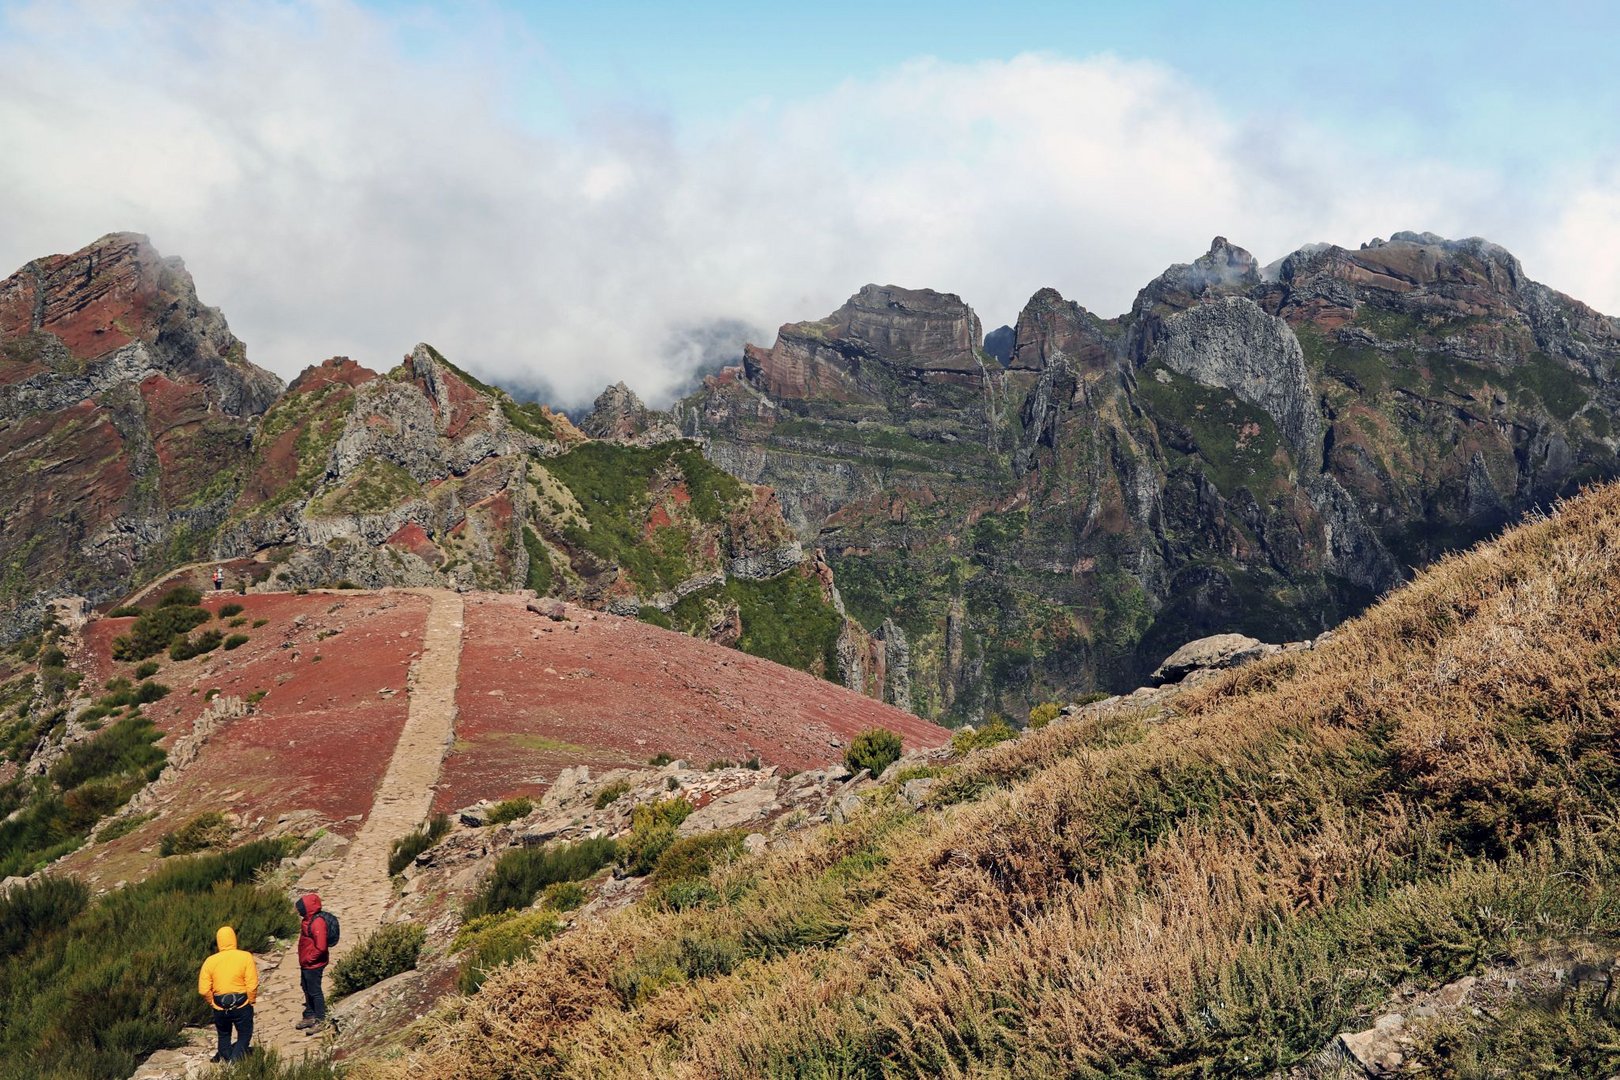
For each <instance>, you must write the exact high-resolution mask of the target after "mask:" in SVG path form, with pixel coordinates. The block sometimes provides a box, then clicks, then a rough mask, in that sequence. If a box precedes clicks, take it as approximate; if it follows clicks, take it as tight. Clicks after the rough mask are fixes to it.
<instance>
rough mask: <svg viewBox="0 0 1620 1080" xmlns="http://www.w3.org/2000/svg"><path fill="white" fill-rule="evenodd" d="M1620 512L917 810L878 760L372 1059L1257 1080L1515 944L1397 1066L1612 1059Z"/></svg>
mask: <svg viewBox="0 0 1620 1080" xmlns="http://www.w3.org/2000/svg"><path fill="white" fill-rule="evenodd" d="M1617 537H1620V487H1616V486H1608V487H1603V488H1600V489H1597V490H1595V491H1593V492H1590V493H1588V494H1586V495H1584V496H1582V497H1580V498H1578V499H1576V500H1575V501H1572V502H1570V503H1568V504H1567V505H1564V506H1562V507H1561V508H1559V509H1558V510H1557V511H1556V512H1555V513H1554V514H1553V515H1552V516H1551V517H1550V518H1548V519H1545V520H1538V521H1535V522H1533V523H1531V524H1528V525H1525V526H1523V527H1520V528H1517V529H1515V530H1513V531H1512V532H1510V533H1508V534H1507V535H1505V536H1504V537H1503V538H1501V539H1499V540H1496V541H1492V542H1490V543H1486V544H1484V545H1482V546H1481V547H1479V548H1477V549H1476V550H1474V551H1472V552H1469V553H1467V554H1464V555H1459V556H1451V557H1447V558H1444V559H1442V560H1441V561H1440V562H1439V563H1438V564H1436V565H1435V566H1434V567H1432V568H1431V569H1430V570H1428V571H1426V572H1424V573H1422V574H1420V575H1419V576H1418V577H1417V579H1416V580H1415V581H1414V582H1413V583H1412V584H1411V585H1409V586H1406V587H1404V588H1402V589H1400V590H1398V591H1397V592H1395V593H1394V594H1392V595H1391V596H1389V597H1388V598H1386V599H1385V600H1383V601H1382V602H1380V603H1379V604H1378V605H1376V606H1375V607H1373V608H1372V609H1371V610H1369V611H1368V612H1367V613H1366V614H1365V615H1363V616H1362V617H1360V618H1357V619H1354V620H1352V621H1350V622H1348V623H1347V624H1345V625H1344V626H1343V627H1342V628H1341V629H1340V630H1338V631H1337V632H1336V633H1335V634H1334V635H1333V638H1332V640H1331V641H1329V642H1325V643H1318V645H1317V646H1316V648H1314V649H1311V650H1305V651H1295V652H1290V653H1286V654H1282V655H1279V656H1276V657H1273V658H1271V659H1268V660H1265V661H1262V662H1259V663H1257V664H1254V665H1252V666H1250V667H1246V668H1243V669H1240V670H1238V671H1236V672H1232V673H1230V674H1227V675H1223V676H1221V677H1218V678H1215V679H1213V680H1211V681H1209V682H1206V683H1203V684H1200V685H1198V686H1196V687H1194V688H1192V689H1189V690H1187V691H1185V692H1184V693H1182V694H1181V695H1180V696H1179V697H1177V698H1176V699H1175V700H1174V702H1173V707H1172V709H1171V710H1170V711H1169V712H1168V713H1167V714H1165V715H1162V716H1157V717H1155V716H1150V715H1144V714H1143V713H1142V712H1140V711H1138V710H1135V709H1133V708H1132V707H1131V704H1132V703H1131V700H1130V699H1126V700H1124V701H1122V702H1114V703H1111V704H1109V705H1107V706H1092V707H1088V708H1085V709H1076V710H1071V711H1070V713H1069V715H1068V716H1067V717H1065V718H1060V719H1059V720H1057V721H1055V722H1053V723H1052V724H1050V725H1049V726H1047V727H1045V728H1044V729H1042V730H1039V731H1032V732H1028V733H1026V734H1024V735H1023V736H1022V737H1021V738H1018V739H1016V740H1014V741H1010V742H1006V743H1004V744H1002V745H999V746H996V747H994V748H992V749H989V750H986V751H983V752H981V753H978V754H976V755H974V756H972V757H970V758H969V759H967V760H966V761H965V762H962V763H961V764H957V765H950V766H946V767H945V768H943V769H942V770H938V771H937V774H936V776H935V782H934V785H933V787H932V789H931V791H930V793H929V795H928V797H927V802H926V805H925V806H924V808H923V810H922V811H921V812H913V811H911V810H910V809H909V807H908V806H907V805H906V803H905V802H904V801H902V800H901V799H899V798H897V797H896V788H898V787H899V786H900V785H902V784H903V783H905V782H906V777H905V776H904V775H902V776H898V777H895V778H893V779H892V780H891V782H890V783H889V784H887V785H886V786H885V789H884V790H885V791H886V792H887V793H883V792H880V793H878V794H876V795H874V796H872V797H870V798H869V800H868V805H867V807H866V809H865V811H864V812H862V813H857V814H856V815H855V816H854V817H853V819H852V820H850V821H849V822H848V823H847V824H843V825H833V826H827V827H824V828H821V829H819V830H816V831H815V832H814V833H813V834H811V835H810V836H809V837H808V839H807V840H806V841H805V842H803V843H801V844H798V845H794V846H790V847H787V848H785V849H783V850H779V851H771V852H769V853H768V854H766V855H765V856H763V857H755V858H742V859H739V860H738V861H736V862H733V863H730V864H728V865H725V866H723V867H720V868H718V869H716V870H714V871H713V872H712V873H711V877H710V882H711V886H712V888H711V889H709V890H708V892H707V893H706V898H705V899H703V900H702V901H701V902H696V903H693V904H692V905H690V906H688V907H687V908H686V909H685V910H668V909H662V910H660V909H653V908H648V907H641V908H637V909H635V910H632V911H629V912H626V913H624V914H622V915H620V916H618V917H616V918H613V919H611V920H608V921H606V922H604V923H602V924H600V925H596V926H585V927H581V928H578V929H576V930H575V931H574V932H572V933H570V934H568V935H566V936H563V937H561V938H558V939H557V940H555V941H553V942H551V943H550V944H548V945H546V946H543V947H542V948H541V949H540V951H539V952H538V953H537V954H536V956H535V958H534V959H533V960H532V961H529V962H520V963H518V964H516V965H515V966H513V967H511V968H509V969H505V970H500V971H497V972H494V973H492V974H490V975H489V977H488V979H487V981H486V982H485V983H484V986H483V990H482V991H481V992H480V993H479V994H477V995H476V996H474V997H472V998H470V999H469V1000H468V1001H467V1002H466V1004H465V1006H464V1007H463V1008H462V1009H461V1010H460V1011H459V1014H457V1015H453V1016H449V1017H446V1018H443V1019H442V1020H441V1022H439V1023H437V1024H435V1025H434V1026H432V1027H431V1028H430V1029H429V1037H428V1040H427V1043H426V1045H425V1047H423V1048H422V1049H421V1050H419V1051H418V1052H417V1053H416V1054H414V1055H413V1056H412V1057H410V1058H409V1059H408V1060H406V1061H401V1062H395V1063H392V1064H388V1063H383V1064H381V1065H380V1066H379V1067H380V1068H382V1069H383V1070H385V1071H391V1074H392V1075H406V1074H408V1075H411V1076H413V1077H472V1076H490V1075H516V1074H523V1075H541V1076H593V1077H606V1076H652V1075H656V1076H670V1077H682V1076H689V1077H715V1076H737V1077H742V1076H778V1077H787V1076H794V1077H803V1076H856V1075H859V1076H911V1075H936V1076H947V1077H968V1076H1057V1075H1062V1076H1105V1075H1106V1076H1140V1077H1149V1076H1151V1077H1166V1076H1210V1077H1213V1076H1254V1077H1262V1076H1271V1075H1274V1073H1275V1071H1276V1070H1279V1069H1290V1068H1294V1067H1299V1068H1301V1069H1306V1068H1307V1067H1308V1066H1310V1063H1311V1062H1312V1061H1313V1060H1314V1059H1315V1057H1316V1055H1317V1054H1318V1052H1319V1051H1320V1050H1321V1049H1322V1048H1323V1047H1325V1046H1327V1045H1328V1044H1329V1042H1330V1040H1332V1039H1333V1037H1334V1035H1335V1033H1336V1032H1342V1031H1357V1030H1359V1029H1361V1028H1365V1027H1369V1026H1370V1021H1371V1019H1372V1018H1373V1017H1375V1016H1378V1015H1379V1014H1380V1013H1382V1012H1384V1011H1386V1010H1387V1009H1389V1008H1390V1007H1391V1003H1392V1002H1393V1001H1395V1000H1398V999H1402V998H1410V997H1411V996H1412V995H1414V994H1417V993H1419V992H1424V991H1429V990H1433V989H1435V988H1438V987H1440V986H1441V985H1442V984H1448V983H1451V982H1452V981H1453V980H1456V979H1458V978H1459V977H1460V976H1467V975H1484V976H1488V977H1489V976H1492V975H1493V973H1500V970H1501V969H1508V970H1507V973H1508V974H1517V975H1519V976H1521V977H1520V978H1519V979H1518V981H1517V982H1516V983H1515V982H1513V981H1510V980H1509V979H1506V978H1495V979H1494V980H1493V979H1492V978H1486V979H1482V980H1481V981H1480V985H1484V984H1487V983H1489V984H1490V985H1493V986H1496V987H1498V988H1499V990H1500V992H1499V993H1498V994H1497V995H1496V996H1495V997H1494V998H1492V999H1491V1000H1490V1001H1488V1002H1483V1003H1482V1004H1484V1005H1486V1006H1487V1007H1485V1008H1481V1009H1477V1010H1470V1009H1467V1008H1460V1007H1452V1008H1449V1009H1446V1008H1439V1009H1431V1010H1430V1013H1431V1017H1430V1018H1429V1019H1422V1015H1423V1013H1422V1012H1421V1011H1414V1012H1413V1015H1412V1016H1411V1017H1408V1018H1407V1022H1406V1027H1405V1029H1404V1037H1405V1038H1406V1039H1407V1042H1406V1043H1405V1044H1404V1046H1403V1050H1402V1055H1403V1057H1402V1059H1401V1060H1400V1063H1399V1065H1398V1067H1399V1068H1405V1069H1410V1070H1416V1069H1418V1068H1419V1067H1420V1066H1421V1067H1422V1069H1423V1070H1424V1071H1423V1075H1425V1076H1458V1077H1461V1076H1509V1075H1511V1076H1522V1075H1533V1074H1549V1075H1550V1074H1554V1073H1560V1072H1562V1073H1567V1074H1570V1075H1582V1076H1607V1075H1610V1074H1612V1073H1613V1072H1614V1071H1616V1069H1620V1051H1617V1050H1616V1046H1617V1045H1620V1017H1617V1016H1616V1014H1615V1012H1614V1006H1613V1002H1612V1001H1611V1000H1610V996H1609V994H1608V993H1607V992H1606V990H1605V986H1606V984H1607V979H1608V978H1609V976H1610V975H1611V974H1612V968H1613V964H1614V957H1615V955H1616V946H1617V944H1620V906H1617V903H1616V897H1617V896H1620V893H1617V892H1616V885H1620V834H1617V832H1616V830H1615V825H1614V823H1615V820H1616V817H1615V815H1616V811H1617V810H1620V806H1617V802H1620V795H1617V793H1620V787H1617V785H1616V780H1617V778H1620V739H1617V736H1620V629H1617V627H1620V541H1617V539H1616V538H1617ZM925 771H926V770H925ZM1592 956H1596V957H1598V958H1599V959H1598V961H1597V962H1596V964H1595V965H1594V964H1593V963H1591V962H1590V961H1589V958H1590V957H1592ZM1581 958H1588V959H1586V960H1582V959H1581ZM1583 965H1584V966H1583ZM1554 970H1558V971H1561V972H1562V973H1563V974H1562V975H1561V976H1560V977H1559V978H1561V979H1562V981H1558V979H1555V978H1554V977H1553V975H1552V972H1553V971H1554ZM1583 971H1584V972H1585V974H1584V975H1582V974H1581V972H1583ZM1594 972H1595V974H1594ZM1538 973H1539V975H1544V976H1545V978H1539V977H1538ZM1593 978H1595V979H1596V983H1595V984H1594V983H1593V982H1592V979H1593ZM1471 985H1475V984H1470V983H1459V984H1456V985H1455V986H1452V987H1450V988H1449V997H1448V996H1447V995H1439V996H1438V997H1436V998H1435V1000H1451V1001H1452V1003H1453V1005H1454V1006H1455V1005H1456V1003H1457V1001H1458V1000H1461V999H1464V998H1466V994H1467V992H1468V989H1467V988H1468V987H1469V986H1471ZM1422 1000H1427V999H1422ZM1324 1068H1325V1067H1324ZM1329 1074H1330V1073H1329V1072H1327V1071H1324V1072H1321V1073H1320V1074H1319V1075H1329ZM1296 1075H1301V1076H1303V1075H1312V1074H1311V1073H1309V1071H1308V1070H1307V1071H1305V1072H1300V1073H1298V1074H1296Z"/></svg>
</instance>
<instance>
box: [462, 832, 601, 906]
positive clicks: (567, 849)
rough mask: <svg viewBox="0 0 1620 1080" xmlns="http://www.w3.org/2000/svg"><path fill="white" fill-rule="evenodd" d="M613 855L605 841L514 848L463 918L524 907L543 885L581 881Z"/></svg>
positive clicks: (581, 841)
mask: <svg viewBox="0 0 1620 1080" xmlns="http://www.w3.org/2000/svg"><path fill="white" fill-rule="evenodd" d="M617 854H618V845H617V844H615V843H614V842H613V841H612V840H608V839H590V840H580V841H578V842H577V843H573V844H553V845H547V846H546V847H539V848H514V849H513V850H511V851H508V852H507V853H506V854H504V855H502V856H501V857H500V858H499V859H498V860H496V863H495V867H494V869H493V870H491V871H490V874H489V877H488V878H486V879H485V880H484V884H483V886H482V888H480V889H479V891H478V894H477V895H476V896H474V897H473V898H472V899H471V900H470V901H468V903H467V907H466V910H465V911H464V912H463V917H464V918H467V919H474V918H477V917H478V916H480V915H490V914H494V913H498V912H502V911H510V910H513V909H516V908H525V907H528V906H529V905H530V904H532V903H533V902H534V898H535V896H536V895H537V894H538V893H539V892H540V890H541V889H543V888H545V887H546V886H547V885H553V884H555V883H557V882H559V881H583V880H584V879H585V878H588V877H590V876H591V875H592V874H594V873H596V872H597V871H598V870H600V869H602V868H603V867H604V866H607V865H608V864H609V863H611V862H612V861H613V859H614V856H615V855H617Z"/></svg>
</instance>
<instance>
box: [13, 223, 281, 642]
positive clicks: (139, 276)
mask: <svg viewBox="0 0 1620 1080" xmlns="http://www.w3.org/2000/svg"><path fill="white" fill-rule="evenodd" d="M280 392H281V380H280V379H278V378H276V377H275V376H274V375H272V374H270V373H269V372H267V371H264V370H262V369H260V368H257V367H254V366H253V365H252V364H250V363H249V362H248V360H247V353H246V349H245V348H244V346H243V345H242V343H241V342H240V341H238V340H237V339H236V337H235V336H234V335H232V333H231V331H230V327H229V326H227V325H226V323H225V319H224V317H223V316H222V315H221V314H220V313H219V312H218V311H217V310H216V309H214V308H211V307H207V306H205V305H204V304H203V303H202V302H201V301H200V300H198V298H197V291H196V288H195V286H194V285H193V283H192V280H191V275H190V274H189V273H187V272H186V268H185V265H184V264H183V263H181V261H180V260H179V259H165V258H162V257H161V256H159V255H158V253H157V252H156V251H154V250H153V249H152V245H151V244H150V243H149V242H148V241H147V239H146V238H145V237H144V236H136V235H134V234H130V233H115V234H113V235H111V236H104V237H102V238H101V239H100V240H98V241H96V242H95V243H94V244H91V245H90V246H89V247H86V248H84V249H83V250H82V251H78V252H75V253H74V254H72V255H55V256H51V257H49V258H44V259H37V260H35V261H34V262H31V263H29V264H28V265H27V266H25V267H23V268H22V269H21V270H19V271H17V272H16V273H15V274H13V275H12V276H11V277H9V278H7V279H6V280H5V281H4V282H0V503H3V504H4V506H5V507H6V513H5V517H4V519H3V520H0V637H14V636H15V635H16V634H18V633H20V632H22V631H23V630H25V629H28V628H30V627H31V626H32V625H33V624H34V623H36V622H37V621H38V619H39V617H40V615H41V613H42V612H43V610H44V605H45V603H46V601H47V600H49V599H50V598H51V597H54V596H59V595H62V594H63V593H65V592H83V593H86V594H88V595H92V596H96V597H98V598H104V597H108V596H111V595H114V594H116V593H117V592H118V591H120V590H121V589H122V588H124V587H126V584H127V583H128V582H129V581H131V580H134V579H136V578H139V577H141V576H143V575H149V574H151V573H152V572H154V571H157V570H162V569H165V568H166V567H167V566H168V565H171V564H172V562H173V561H174V560H175V559H176V558H177V557H181V556H184V555H185V554H186V553H189V552H191V551H193V550H194V549H195V548H196V546H197V540H196V538H198V537H203V536H207V535H208V534H210V533H211V532H213V530H214V529H216V528H217V527H218V525H219V523H220V522H221V521H222V520H223V519H224V518H225V516H226V514H227V512H228V511H229V509H230V506H231V503H232V501H233V500H234V498H235V496H236V491H235V490H234V488H233V487H232V485H231V484H230V481H229V478H230V477H231V476H232V475H233V473H234V472H235V471H236V470H237V469H239V468H240V467H242V466H243V465H244V464H245V463H246V461H247V460H248V458H249V456H250V455H251V452H252V451H251V443H252V437H253V429H254V424H255V422H256V420H257V418H258V417H260V416H261V415H262V414H263V413H264V411H265V410H266V409H267V408H269V406H270V405H271V403H272V402H274V401H275V400H276V396H277V395H278V394H279V393H280Z"/></svg>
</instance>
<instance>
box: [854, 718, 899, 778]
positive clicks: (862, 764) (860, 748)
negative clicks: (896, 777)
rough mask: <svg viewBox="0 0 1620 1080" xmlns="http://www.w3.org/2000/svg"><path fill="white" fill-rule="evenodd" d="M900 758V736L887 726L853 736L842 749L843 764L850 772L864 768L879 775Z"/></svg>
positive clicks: (874, 774)
mask: <svg viewBox="0 0 1620 1080" xmlns="http://www.w3.org/2000/svg"><path fill="white" fill-rule="evenodd" d="M899 760H900V736H898V735H896V734H895V733H894V732H892V731H890V730H889V729H888V728H873V729H872V730H870V731H863V732H861V733H860V734H859V735H857V736H855V739H854V741H853V742H851V743H850V744H849V749H848V750H846V751H844V764H845V765H846V766H847V767H848V768H849V771H850V772H860V771H861V770H862V769H865V770H866V771H867V772H869V773H871V774H872V775H873V776H880V775H882V773H883V770H884V769H887V768H888V767H889V766H890V765H893V764H894V763H895V762H896V761H899Z"/></svg>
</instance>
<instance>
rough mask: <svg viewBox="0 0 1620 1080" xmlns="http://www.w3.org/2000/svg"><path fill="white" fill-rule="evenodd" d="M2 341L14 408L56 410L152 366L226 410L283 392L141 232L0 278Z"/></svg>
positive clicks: (249, 409) (181, 270) (253, 406)
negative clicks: (196, 386)
mask: <svg viewBox="0 0 1620 1080" xmlns="http://www.w3.org/2000/svg"><path fill="white" fill-rule="evenodd" d="M0 341H3V342H4V348H3V350H0V364H3V365H4V367H5V368H6V371H5V377H4V378H3V379H0V385H5V386H6V387H7V390H8V393H7V395H6V396H7V398H9V399H10V402H11V403H12V406H13V409H32V408H46V409H49V408H56V407H59V406H60V405H61V404H64V403H66V401H67V400H68V399H70V398H73V397H74V395H77V396H78V397H79V398H84V397H90V396H93V395H95V394H97V393H100V392H104V391H106V390H108V389H110V388H111V387H113V386H116V385H119V384H121V383H128V382H132V381H139V380H140V379H144V378H146V377H147V376H148V375H149V374H151V373H153V372H161V373H163V374H164V375H165V376H166V377H168V378H171V379H174V380H178V381H183V382H187V383H196V384H200V385H202V386H203V387H204V388H205V390H206V392H207V394H208V397H209V398H210V400H211V401H212V402H213V403H214V405H215V406H217V407H218V408H219V409H220V410H221V411H222V412H224V413H226V414H227V415H232V416H256V415H258V414H260V413H262V412H264V410H265V409H267V408H269V406H270V403H271V402H272V401H274V400H275V397H276V395H277V394H278V393H280V392H281V380H280V379H278V378H276V377H275V376H274V375H272V374H271V373H270V372H268V371H265V370H263V369H262V368H258V367H255V366H254V365H253V364H250V363H249V362H248V361H247V349H246V347H245V346H244V345H243V344H242V343H241V342H240V341H238V340H237V338H236V336H235V335H233V334H232V333H231V331H230V327H228V326H227V325H226V323H225V319H224V317H223V316H222V315H220V313H219V311H218V310H217V309H216V308H211V307H208V306H206V305H204V304H203V303H202V302H201V301H199V300H198V299H197V290H196V286H195V284H194V283H193V282H192V279H191V275H190V274H189V273H188V272H187V271H186V268H185V264H184V263H183V262H181V261H180V260H179V259H177V258H168V259H166V258H164V257H163V256H161V255H159V254H158V252H157V250H156V249H155V248H153V246H152V243H151V241H150V240H148V239H147V238H146V237H145V236H142V235H140V234H138V233H109V234H108V235H106V236H103V237H102V238H101V239H99V240H97V241H96V242H95V243H93V244H90V245H88V246H86V247H84V248H81V249H80V250H78V251H76V252H74V253H73V254H71V255H50V256H46V257H44V258H41V259H35V260H34V261H33V262H31V263H29V264H28V265H26V266H24V267H23V268H22V269H21V270H18V271H17V272H16V273H15V274H13V275H11V277H9V278H7V279H6V280H5V281H3V282H0ZM0 407H3V406H0Z"/></svg>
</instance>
